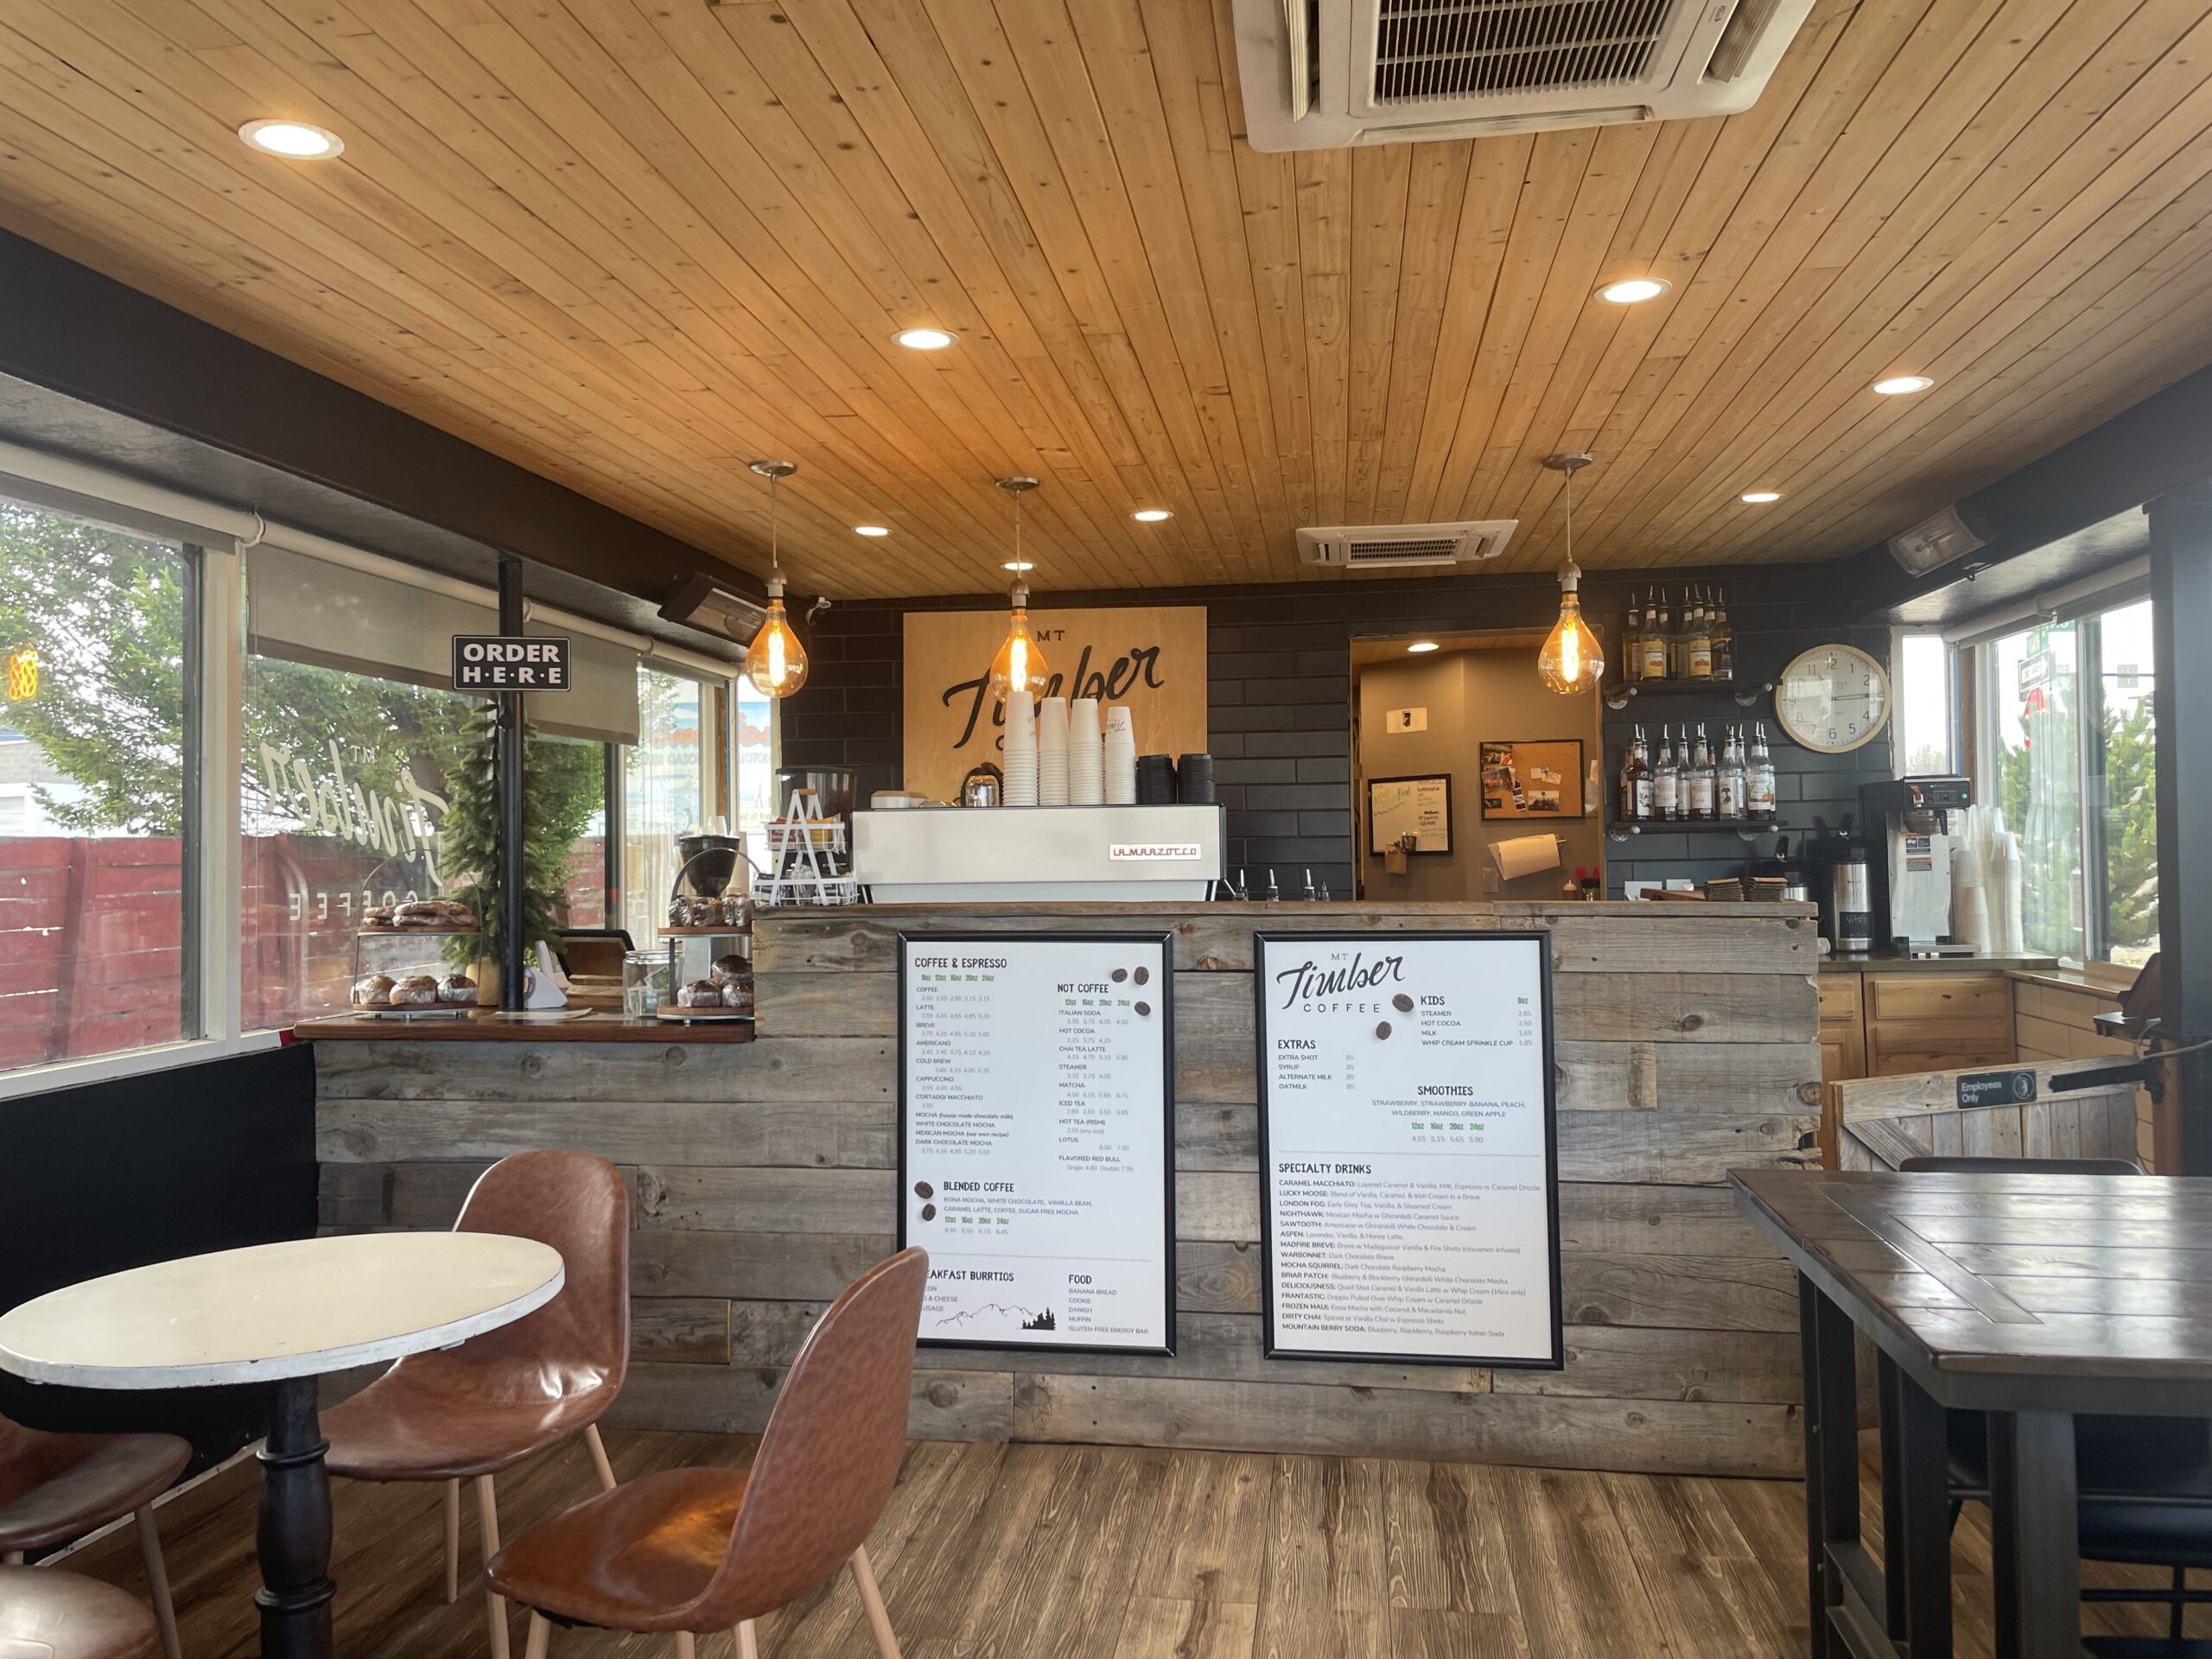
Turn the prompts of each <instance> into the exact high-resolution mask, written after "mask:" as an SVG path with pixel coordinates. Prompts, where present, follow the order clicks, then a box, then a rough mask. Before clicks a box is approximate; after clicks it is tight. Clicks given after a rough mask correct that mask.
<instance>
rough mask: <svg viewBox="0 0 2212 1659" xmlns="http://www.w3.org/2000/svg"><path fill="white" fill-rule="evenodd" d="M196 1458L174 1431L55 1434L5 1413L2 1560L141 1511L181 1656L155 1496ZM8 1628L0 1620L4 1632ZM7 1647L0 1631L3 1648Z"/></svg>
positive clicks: (160, 1602) (153, 1581)
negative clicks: (10, 1417)
mask: <svg viewBox="0 0 2212 1659" xmlns="http://www.w3.org/2000/svg"><path fill="white" fill-rule="evenodd" d="M191 1461H192V1448H191V1447H190V1446H188V1445H186V1444H185V1442H184V1441H182V1440H179V1439H178V1438H177V1437H176V1436H175V1435H174V1434H50V1433H47V1432H46V1431H44V1430H43V1429H36V1428H25V1427H23V1426H22V1424H21V1423H16V1422H10V1421H9V1420H8V1419H7V1418H5V1417H0V1561H4V1562H5V1563H6V1564H8V1565H10V1566H14V1565H16V1564H18V1563H20V1562H21V1561H22V1559H23V1552H24V1551H25V1550H30V1549H43V1548H46V1547H47V1546H48V1544H66V1543H68V1542H69V1541H71V1540H73V1539H77V1538H81V1537H83V1536H84V1535H86V1533H88V1532H92V1531H95V1530H97V1529H99V1528H101V1527H104V1526H105V1525H107V1523H108V1522H111V1521H119V1520H121V1519H122V1518H123V1517H124V1516H126V1515H130V1516H136V1517H137V1522H138V1548H139V1551H140V1553H141V1554H143V1555H144V1556H145V1558H146V1583H147V1586H148V1587H149V1589H150V1590H151V1591H152V1592H153V1598H154V1608H155V1611H156V1613H157V1614H158V1615H159V1616H160V1619H161V1637H162V1648H163V1649H165V1650H166V1651H167V1653H168V1659H179V1649H178V1647H177V1639H176V1609H175V1607H174V1606H172V1605H170V1601H169V1575H168V1567H166V1566H165V1565H164V1564H163V1563H162V1537H161V1534H160V1533H159V1532H158V1531H156V1529H155V1526H154V1500H155V1499H156V1497H160V1496H161V1495H162V1493H163V1492H165V1491H168V1489H169V1487H170V1485H171V1484H174V1483H175V1480H176V1478H177V1477H178V1476H179V1475H181V1474H182V1473H183V1472H184V1465H186V1464H188V1463H189V1462H191ZM10 1581H11V1582H12V1581H13V1580H10ZM124 1599H126V1600H128V1599H129V1598H127V1597H126V1598H124ZM131 1605H132V1606H134V1607H135V1606H137V1603H136V1602H132V1603H131ZM3 1620H4V1615H0V1621H3ZM7 1628H8V1627H7V1625H6V1624H5V1623H4V1622H0V1633H4V1631H5V1630H7ZM25 1639H26V1640H28V1639H29V1638H25ZM8 1651H10V1649H9V1648H8V1646H7V1643H6V1641H5V1639H4V1635H3V1634H0V1654H4V1653H7V1652H8ZM71 1651H73V1649H72V1650H71ZM87 1651H99V1652H105V1651H107V1649H87ZM118 1651H121V1649H118ZM133 1651H135V1649H133Z"/></svg>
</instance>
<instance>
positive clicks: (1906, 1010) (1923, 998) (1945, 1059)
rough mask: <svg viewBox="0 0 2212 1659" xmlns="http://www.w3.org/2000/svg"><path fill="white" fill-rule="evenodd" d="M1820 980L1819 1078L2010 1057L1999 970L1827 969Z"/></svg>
mask: <svg viewBox="0 0 2212 1659" xmlns="http://www.w3.org/2000/svg"><path fill="white" fill-rule="evenodd" d="M1819 987H1820V997H1821V1027H1820V1041H1821V1082H1823V1083H1841V1082H1846V1081H1847V1080H1849V1079H1851V1078H1853V1077H1901V1076H1904V1075H1907V1074H1909V1073H1911V1072H1916V1071H1952V1070H1955V1069H1957V1068H1959V1067H1961V1066H1974V1065H2010V1064H2011V1063H2012V1056H2013V1033H2012V982H2011V981H2010V980H2009V979H2007V978H2006V977H2005V975H2003V974H1990V973H1929V972H1927V971H1925V970H1919V971H1912V972H1902V973H1887V974H1885V973H1879V972H1869V973H1863V974H1861V973H1836V972H1830V973H1824V974H1822V975H1821V976H1820V978H1819Z"/></svg>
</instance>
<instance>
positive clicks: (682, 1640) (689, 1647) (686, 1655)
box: [676, 1630, 699, 1659]
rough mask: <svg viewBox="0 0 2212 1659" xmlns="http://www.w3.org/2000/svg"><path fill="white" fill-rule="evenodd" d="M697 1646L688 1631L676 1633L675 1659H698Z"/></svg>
mask: <svg viewBox="0 0 2212 1659" xmlns="http://www.w3.org/2000/svg"><path fill="white" fill-rule="evenodd" d="M698 1656H699V1644H698V1643H697V1642H696V1641H695V1640H694V1639H693V1638H692V1635H691V1632H690V1631H689V1630H678V1631H677V1633H676V1659H698Z"/></svg>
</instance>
